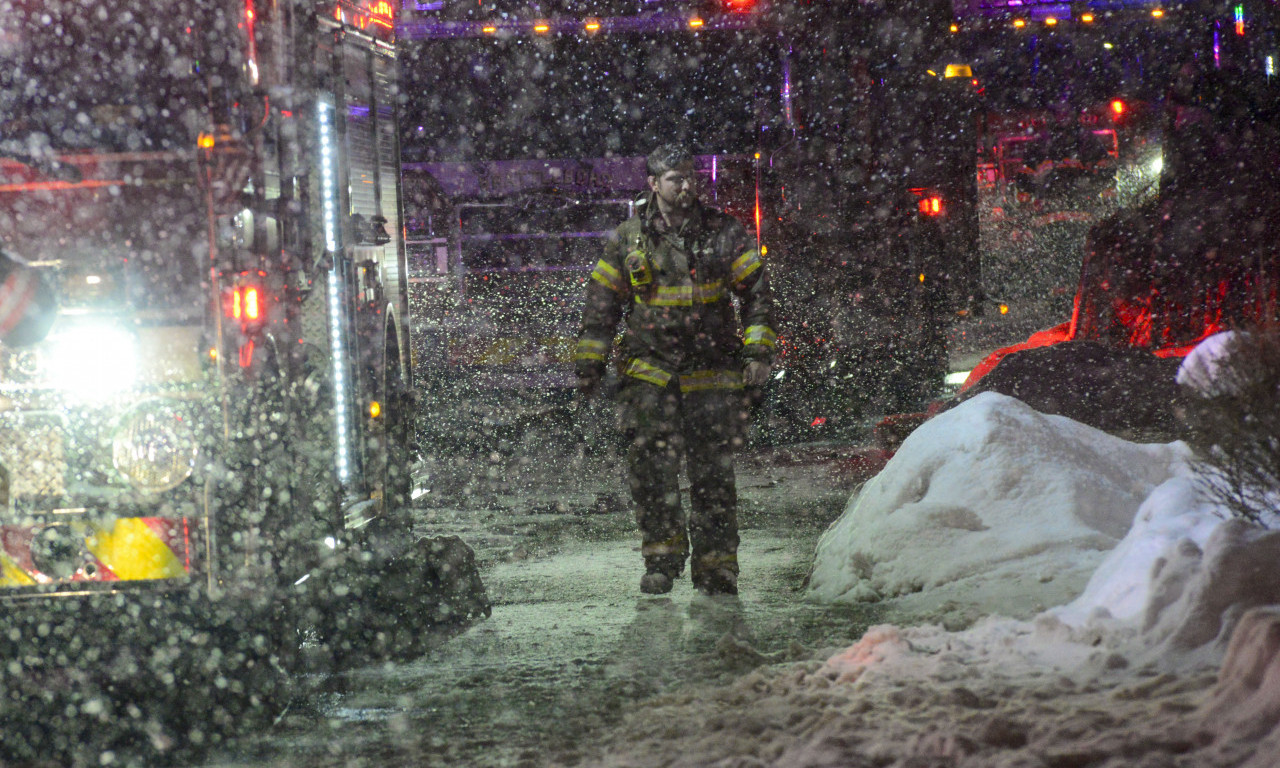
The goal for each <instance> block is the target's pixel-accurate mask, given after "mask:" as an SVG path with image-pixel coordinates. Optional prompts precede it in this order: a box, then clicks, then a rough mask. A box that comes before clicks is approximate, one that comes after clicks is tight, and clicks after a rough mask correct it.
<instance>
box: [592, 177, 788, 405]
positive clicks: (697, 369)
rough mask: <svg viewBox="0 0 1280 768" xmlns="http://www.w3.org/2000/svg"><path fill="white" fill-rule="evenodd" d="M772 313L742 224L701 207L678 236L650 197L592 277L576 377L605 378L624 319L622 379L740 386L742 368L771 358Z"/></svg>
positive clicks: (687, 388)
mask: <svg viewBox="0 0 1280 768" xmlns="http://www.w3.org/2000/svg"><path fill="white" fill-rule="evenodd" d="M735 298H736V300H737V303H738V308H737V310H735V307H734V299H735ZM739 315H740V316H741V321H739ZM772 316H773V298H772V295H771V293H770V291H769V283H768V279H767V277H766V275H765V268H764V262H763V260H762V259H761V255H760V252H759V249H758V248H757V244H756V240H755V238H754V237H752V236H750V235H749V234H748V233H747V231H746V229H745V228H744V227H743V226H742V224H741V223H739V222H738V220H737V219H735V218H733V217H732V216H729V215H727V214H725V213H722V212H721V211H719V210H716V209H715V208H711V207H708V206H704V205H702V204H701V203H695V204H694V206H693V208H692V209H691V211H690V213H689V215H688V216H687V218H686V219H685V221H684V222H683V223H682V224H681V226H680V227H679V228H678V229H676V230H672V229H671V228H670V227H667V226H666V222H665V220H663V219H662V216H661V214H660V213H658V210H657V205H656V203H655V202H653V201H652V197H650V198H649V200H648V201H646V203H645V204H644V205H643V206H642V208H641V212H640V213H639V214H637V215H636V216H633V217H632V218H630V219H628V220H627V221H626V222H624V223H623V224H622V225H621V226H619V227H618V228H617V229H616V230H615V231H614V232H613V233H611V235H610V237H609V239H608V241H607V242H606V244H605V247H604V255H603V256H602V258H601V259H600V261H599V262H598V263H597V264H596V266H595V269H594V270H593V271H592V272H591V278H590V280H589V281H588V285H587V297H586V306H585V308H584V310H583V316H582V328H581V331H580V332H579V336H578V343H577V347H576V349H575V352H574V363H575V367H576V368H577V371H578V373H579V375H588V376H601V375H603V373H604V368H605V362H606V361H607V360H608V358H609V357H610V351H611V348H612V345H613V338H614V332H615V329H616V328H617V326H618V322H619V321H620V320H621V321H623V322H625V331H624V333H623V336H622V343H621V355H620V361H619V374H620V375H621V376H623V377H624V378H631V379H636V380H639V381H644V382H648V383H650V384H654V385H657V386H660V387H666V386H667V385H669V384H670V383H671V382H672V381H673V379H675V380H678V382H679V386H680V389H681V391H683V392H693V391H700V390H707V389H741V388H742V374H741V371H742V365H743V364H744V363H745V362H748V361H751V360H760V361H763V362H771V361H772V359H773V352H774V345H775V343H776V340H777V336H776V334H775V332H774V329H773V317H772ZM624 383H625V381H624Z"/></svg>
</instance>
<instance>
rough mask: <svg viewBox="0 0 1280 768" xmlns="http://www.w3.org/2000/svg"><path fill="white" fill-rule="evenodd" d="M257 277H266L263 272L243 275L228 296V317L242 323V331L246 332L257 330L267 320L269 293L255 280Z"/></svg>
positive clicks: (229, 290)
mask: <svg viewBox="0 0 1280 768" xmlns="http://www.w3.org/2000/svg"><path fill="white" fill-rule="evenodd" d="M255 277H256V278H261V277H264V275H263V274H262V273H261V272H258V273H256V274H255V275H250V273H247V272H246V273H243V274H241V275H240V277H239V279H237V281H236V284H235V285H234V286H232V287H231V288H229V289H228V290H227V295H226V306H225V312H226V314H227V316H228V317H230V318H231V319H232V320H235V321H236V322H238V323H240V329H241V330H242V331H245V332H248V331H251V330H256V329H257V328H259V327H261V326H262V324H263V323H264V322H265V321H266V319H267V293H266V291H265V290H264V289H263V287H262V285H261V282H260V280H255V279H253V278H255Z"/></svg>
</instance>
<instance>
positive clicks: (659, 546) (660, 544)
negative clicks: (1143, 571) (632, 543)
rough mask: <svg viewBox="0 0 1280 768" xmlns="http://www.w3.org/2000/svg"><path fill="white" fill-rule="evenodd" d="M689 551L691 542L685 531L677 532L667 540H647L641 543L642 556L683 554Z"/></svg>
mask: <svg viewBox="0 0 1280 768" xmlns="http://www.w3.org/2000/svg"><path fill="white" fill-rule="evenodd" d="M688 551H689V542H688V541H687V540H686V539H685V537H684V534H683V533H677V534H676V535H675V536H672V537H671V538H669V539H667V540H666V541H647V542H645V543H643V544H641V545H640V555H641V556H642V557H653V556H654V555H683V554H684V553H686V552H688Z"/></svg>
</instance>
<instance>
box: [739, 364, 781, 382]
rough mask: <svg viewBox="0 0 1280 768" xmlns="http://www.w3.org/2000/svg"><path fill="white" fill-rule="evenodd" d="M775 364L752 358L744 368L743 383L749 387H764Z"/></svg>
mask: <svg viewBox="0 0 1280 768" xmlns="http://www.w3.org/2000/svg"><path fill="white" fill-rule="evenodd" d="M771 370H773V366H771V365H769V364H768V363H766V362H763V361H761V360H752V361H751V362H749V363H747V365H746V367H745V368H743V369H742V383H743V384H746V385H747V386H748V387H763V386H764V385H765V384H767V383H768V382H769V372H770V371H771Z"/></svg>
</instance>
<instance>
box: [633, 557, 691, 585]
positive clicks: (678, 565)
mask: <svg viewBox="0 0 1280 768" xmlns="http://www.w3.org/2000/svg"><path fill="white" fill-rule="evenodd" d="M684 561H685V555H684V554H683V553H681V554H673V555H648V556H646V557H645V559H644V576H641V577H640V591H641V592H643V593H645V594H646V595H665V594H666V593H668V592H670V591H671V586H672V585H673V584H674V583H675V580H676V579H678V578H680V574H682V573H684Z"/></svg>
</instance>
